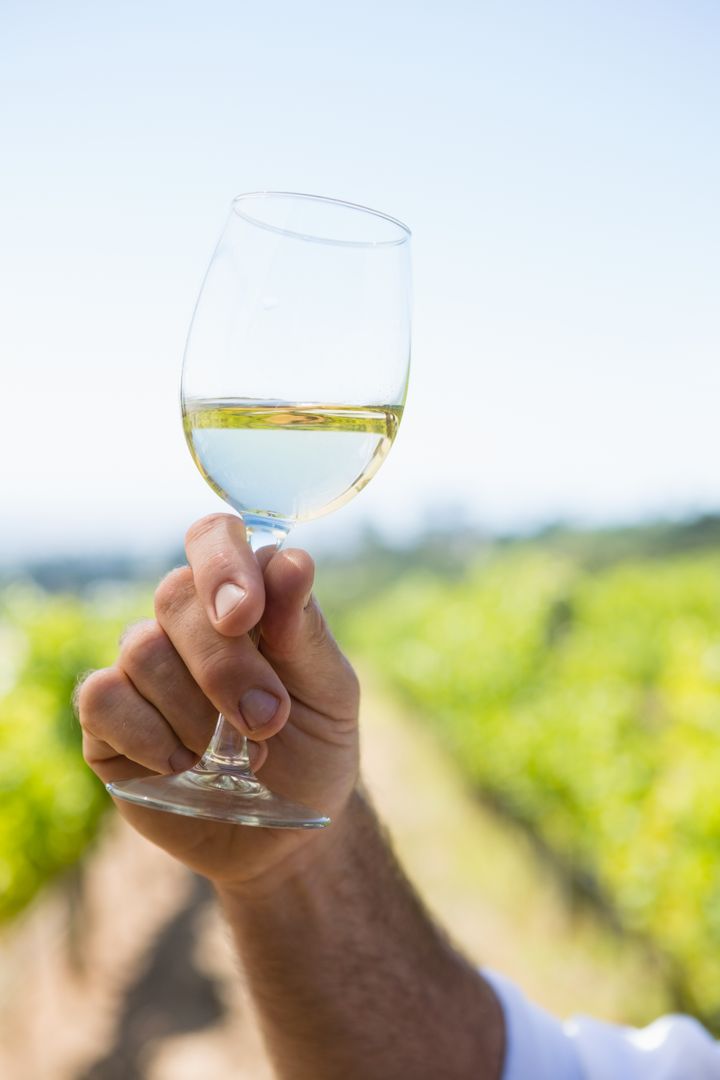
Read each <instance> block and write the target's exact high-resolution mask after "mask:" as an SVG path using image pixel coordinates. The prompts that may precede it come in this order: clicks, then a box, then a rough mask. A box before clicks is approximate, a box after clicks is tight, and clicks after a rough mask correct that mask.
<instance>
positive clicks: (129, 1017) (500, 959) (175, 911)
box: [0, 678, 664, 1080]
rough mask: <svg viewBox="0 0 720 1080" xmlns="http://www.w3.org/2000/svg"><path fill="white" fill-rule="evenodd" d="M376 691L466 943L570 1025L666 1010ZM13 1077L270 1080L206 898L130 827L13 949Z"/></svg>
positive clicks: (373, 725) (412, 857)
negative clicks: (575, 1016)
mask: <svg viewBox="0 0 720 1080" xmlns="http://www.w3.org/2000/svg"><path fill="white" fill-rule="evenodd" d="M365 685H366V688H367V687H369V689H366V694H365V699H364V707H363V716H364V727H363V731H364V760H365V771H366V776H367V779H368V784H369V787H370V788H371V790H372V792H373V794H374V796H375V798H376V801H377V803H378V806H379V808H380V810H381V813H382V815H383V817H384V818H385V819H386V820H387V821H388V822H390V823H391V827H392V831H393V835H394V837H395V841H396V845H397V848H398V851H399V852H400V855H401V858H402V860H403V862H404V864H405V866H406V867H407V869H408V871H409V874H410V876H411V878H412V879H413V880H414V881H415V882H417V884H418V887H419V888H420V891H421V892H422V893H423V895H424V896H425V897H426V899H427V901H428V903H429V905H430V906H431V908H432V909H433V910H434V911H436V912H437V914H438V916H439V918H441V919H442V920H443V922H444V923H445V925H446V926H448V927H449V928H450V930H451V933H452V935H453V937H454V938H455V940H456V941H457V942H458V943H459V944H460V945H461V946H462V947H463V948H464V949H465V950H466V951H467V952H468V953H469V954H470V955H471V956H472V957H473V958H474V959H476V960H477V961H478V963H480V962H483V963H486V964H489V965H491V966H494V967H497V968H498V969H500V970H502V971H503V972H505V973H506V974H508V975H510V976H511V977H513V978H515V979H516V980H517V981H518V982H520V983H521V984H522V985H523V986H524V987H525V989H526V990H527V991H528V992H529V993H531V994H532V995H533V996H534V997H535V999H536V1000H538V1001H540V1002H541V1003H543V1004H545V1005H546V1006H547V1007H548V1008H550V1009H552V1010H553V1011H556V1012H558V1013H561V1014H564V1013H570V1012H573V1011H576V1010H577V1009H578V1008H580V1009H582V1010H583V1011H587V1012H592V1013H595V1014H597V1015H603V1016H606V1017H610V1018H627V1017H628V1016H630V1017H634V1018H637V1019H642V1018H643V1017H644V1016H647V1015H653V1014H656V1012H657V1011H658V1010H659V1009H660V1008H662V1006H663V1005H664V1002H663V1001H662V999H661V998H660V997H659V996H656V997H655V998H654V999H653V998H652V997H651V992H650V989H649V988H650V987H651V986H652V979H651V978H650V977H649V975H650V972H649V969H648V967H647V963H646V962H645V961H644V959H643V958H642V957H640V956H638V955H637V953H635V952H633V951H632V950H630V949H628V947H627V945H626V944H624V943H621V942H618V941H616V940H614V939H613V938H612V936H611V935H607V934H603V933H598V931H597V928H596V927H595V926H594V925H593V923H592V922H591V921H589V920H588V919H587V917H583V916H582V915H579V914H577V913H575V914H573V912H572V911H571V910H569V909H568V906H567V902H566V900H565V898H564V897H563V895H562V894H561V893H560V892H559V890H558V888H557V886H556V885H555V884H554V882H553V880H552V879H551V877H550V876H549V874H548V872H547V871H546V870H545V868H544V867H543V866H542V865H541V864H540V862H539V861H538V859H537V857H536V856H535V854H534V853H533V851H532V849H531V848H530V846H529V845H528V844H527V843H526V842H525V841H524V840H523V838H522V837H521V836H519V835H518V834H517V833H516V832H515V830H513V829H511V828H509V827H507V826H506V825H504V824H503V823H501V822H499V821H498V820H497V819H496V818H495V817H494V816H493V815H491V814H490V813H488V811H486V810H485V809H483V808H481V807H480V805H479V804H478V803H477V801H476V800H475V799H474V798H473V796H472V795H471V793H469V792H467V791H465V790H463V788H462V786H461V785H460V784H459V782H458V779H457V774H456V772H455V771H454V769H453V768H452V766H451V765H450V764H449V763H448V762H447V761H446V760H445V759H444V758H443V757H442V755H441V754H439V753H438V750H437V747H436V744H435V742H434V741H433V740H432V739H431V738H430V736H429V735H428V734H427V733H425V732H424V731H423V730H422V729H419V728H418V725H417V724H415V723H414V722H413V721H412V720H411V719H410V718H409V717H407V716H406V715H404V714H403V713H402V711H401V710H399V709H398V708H396V707H395V706H393V705H392V704H391V703H390V702H389V701H388V699H387V697H386V696H385V695H383V694H382V693H381V692H379V691H378V689H377V688H376V687H373V684H372V680H371V679H369V678H366V679H365ZM0 1076H2V1077H3V1078H6V1080H198V1078H199V1077H210V1076H211V1077H213V1078H215V1080H223V1078H225V1077H227V1078H228V1080H230V1078H233V1080H235V1078H237V1080H271V1077H272V1072H271V1070H270V1068H269V1065H268V1063H267V1060H266V1057H265V1055H264V1052H263V1048H262V1044H261V1041H260V1037H259V1034H258V1031H257V1027H256V1024H255V1022H254V1019H253V1016H252V1010H251V1007H250V1004H249V1001H248V1000H247V997H246V995H245V993H244V991H243V987H242V982H241V978H240V977H239V976H238V973H237V971H236V969H235V967H234V961H233V958H232V953H231V950H230V948H229V947H228V944H227V937H226V932H225V929H224V927H223V925H222V923H221V921H220V919H219V917H218V914H217V912H216V910H215V907H214V905H213V903H212V900H211V898H210V895H209V891H208V889H207V888H206V886H204V884H203V883H202V882H199V881H197V880H196V879H194V878H192V877H191V875H189V874H187V873H186V872H185V871H184V870H182V868H180V867H179V866H177V865H176V864H175V863H173V862H172V860H170V859H169V858H167V857H166V856H165V855H163V854H162V853H161V852H158V851H157V850H156V849H154V848H152V847H150V846H149V845H148V844H146V843H145V842H144V841H143V840H141V839H140V838H139V837H137V836H136V835H135V834H134V833H132V832H131V831H130V830H129V829H128V828H126V827H125V826H124V825H123V823H122V822H121V821H119V820H116V821H114V822H113V823H112V824H111V826H110V828H109V829H108V831H107V834H106V835H105V837H104V838H103V840H102V842H101V843H100V845H99V846H98V849H97V851H96V852H95V853H94V854H93V856H92V857H91V858H90V859H89V860H88V863H87V865H86V869H85V872H84V879H83V882H82V887H81V888H78V889H76V890H72V889H70V890H68V889H63V890H56V891H53V892H51V893H50V894H49V895H46V896H44V897H42V898H41V899H40V900H39V901H38V903H37V904H36V905H35V906H34V907H33V909H32V910H31V911H30V912H28V914H27V915H26V916H25V917H24V918H23V920H22V921H20V922H18V923H16V924H15V925H14V926H13V927H12V929H11V930H10V931H8V932H6V934H5V936H4V938H2V939H0Z"/></svg>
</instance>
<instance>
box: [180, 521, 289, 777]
mask: <svg viewBox="0 0 720 1080" xmlns="http://www.w3.org/2000/svg"><path fill="white" fill-rule="evenodd" d="M245 527H246V529H247V538H248V542H249V543H250V546H251V548H252V550H253V553H257V552H258V551H259V550H260V548H264V547H272V548H275V550H277V549H278V548H279V547H280V545H281V544H282V543H283V541H284V539H285V537H286V536H287V534H288V532H289V526H286V525H284V523H283V524H276V523H274V522H273V523H272V525H270V524H269V523H268V522H267V521H266V520H263V519H262V518H253V517H247V518H245ZM248 636H249V637H250V640H251V641H252V643H253V644H254V645H257V644H258V642H259V640H260V626H259V625H258V626H254V627H253V628H252V630H251V631H250V632H249V635H248ZM195 770H196V771H197V772H203V773H218V772H222V773H232V774H233V775H234V776H247V777H250V778H251V779H252V778H253V771H252V769H251V768H250V757H249V754H248V745H247V739H246V738H245V736H244V735H242V734H241V733H240V732H239V731H238V730H237V728H236V727H234V726H233V725H232V724H230V723H228V721H227V720H226V719H225V717H224V716H223V715H222V713H220V715H219V716H218V720H217V725H216V727H215V731H214V732H213V736H212V739H211V740H210V743H209V745H208V748H207V750H206V751H205V753H204V754H203V756H202V757H201V759H200V761H198V763H197V765H196V766H195Z"/></svg>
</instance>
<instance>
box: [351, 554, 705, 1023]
mask: <svg viewBox="0 0 720 1080" xmlns="http://www.w3.org/2000/svg"><path fill="white" fill-rule="evenodd" d="M343 630H344V639H345V641H346V643H347V644H349V645H350V647H351V648H352V649H354V650H355V651H356V652H358V653H362V654H364V655H365V656H366V657H367V658H369V659H370V661H371V662H372V663H373V665H374V666H375V668H376V669H378V670H379V671H381V672H382V674H383V675H384V677H385V679H386V680H387V682H388V683H389V685H390V686H391V687H392V688H394V690H395V691H396V692H397V693H399V694H400V695H402V697H403V698H404V700H405V702H406V703H407V704H408V705H409V706H410V707H411V708H412V710H413V711H414V713H415V714H416V715H417V717H418V720H419V721H420V720H421V721H423V722H424V723H426V724H429V725H431V726H432V728H433V730H434V731H435V732H436V733H437V736H438V739H439V740H440V741H441V743H442V745H443V747H444V748H446V749H447V750H449V751H450V752H451V753H452V754H453V755H454V757H455V759H456V761H457V765H458V768H459V770H460V771H461V773H462V774H463V775H464V776H465V778H466V779H467V780H468V781H469V782H470V783H471V784H472V785H473V786H474V787H475V788H476V790H477V791H478V792H480V793H483V794H484V795H485V796H486V797H487V798H488V799H490V800H492V802H493V803H494V804H495V805H496V806H497V807H499V808H500V809H501V810H502V811H503V812H504V813H505V814H508V815H510V816H512V817H513V818H514V819H515V820H516V821H517V822H519V823H521V824H522V825H523V826H525V827H526V828H527V829H529V830H531V831H532V833H533V835H535V836H536V837H537V838H538V841H539V842H540V843H541V844H542V845H543V846H544V848H545V849H546V850H547V852H548V853H549V855H550V856H551V857H552V858H553V860H554V861H555V863H556V865H557V866H559V867H561V868H562V869H563V871H564V872H565V873H566V875H567V876H568V878H569V879H570V880H571V881H572V882H573V883H574V885H575V886H576V887H579V888H581V889H582V891H583V892H584V893H585V894H586V895H587V896H590V897H592V898H593V900H594V902H595V903H596V904H597V905H598V906H599V907H601V908H602V909H603V911H604V913H605V914H606V916H608V917H610V918H611V919H612V920H613V921H614V922H616V923H617V924H619V926H620V927H621V928H622V929H623V930H625V931H627V932H631V933H633V934H636V935H640V936H642V937H643V938H645V939H647V941H648V943H649V944H650V946H651V947H652V948H653V949H655V950H656V951H657V952H658V953H659V954H660V955H661V956H662V957H663V958H664V959H665V961H666V968H667V970H668V972H669V976H668V977H669V979H670V981H671V984H672V986H673V989H674V993H675V998H676V1001H677V1004H678V1006H679V1007H682V1008H685V1009H688V1010H691V1011H693V1012H695V1013H696V1014H698V1015H700V1016H702V1017H703V1018H704V1019H705V1020H706V1021H707V1022H708V1023H710V1024H711V1026H713V1027H714V1028H715V1029H717V1028H718V1025H719V1022H720V787H719V786H718V780H717V777H718V761H719V760H720V558H719V557H718V556H716V555H709V554H699V555H692V556H690V555H682V556H676V557H670V558H664V559H655V560H650V559H647V560H644V561H642V562H636V563H633V562H621V563H619V564H616V565H612V566H609V567H606V568H605V569H599V570H595V571H593V570H590V569H588V568H587V567H586V566H585V565H583V563H582V562H581V561H580V560H577V559H572V558H568V557H566V556H561V555H558V554H557V553H554V552H552V551H548V550H545V549H543V548H542V547H532V546H530V547H525V548H523V549H520V550H517V551H510V552H508V553H505V554H503V555H500V556H494V557H490V558H488V559H486V560H484V561H481V562H479V563H477V565H475V566H474V567H472V568H470V569H468V571H467V572H466V574H465V575H464V576H462V577H461V578H459V579H458V580H456V581H454V582H453V581H448V580H447V579H443V578H441V577H439V576H438V575H437V574H434V573H431V572H430V573H429V572H423V573H419V574H415V575H412V574H411V575H409V576H406V577H405V578H404V579H403V580H401V581H400V582H399V583H398V584H397V585H396V586H395V587H394V588H391V589H389V590H388V591H386V592H385V593H384V595H383V596H382V597H376V598H375V600H374V601H373V602H372V603H371V604H369V605H368V606H366V607H365V608H364V609H362V610H359V611H357V612H356V613H355V614H354V615H352V616H351V617H349V618H348V620H347V622H346V624H345V625H344V628H343Z"/></svg>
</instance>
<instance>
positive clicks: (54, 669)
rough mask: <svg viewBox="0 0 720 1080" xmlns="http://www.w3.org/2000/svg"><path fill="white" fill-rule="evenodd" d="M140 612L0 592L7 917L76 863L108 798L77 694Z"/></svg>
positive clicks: (2, 889) (0, 852)
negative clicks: (84, 742)
mask: <svg viewBox="0 0 720 1080" xmlns="http://www.w3.org/2000/svg"><path fill="white" fill-rule="evenodd" d="M132 609H133V603H132V599H129V598H128V595H127V594H123V595H122V596H119V595H115V594H114V593H113V592H112V591H111V590H108V589H106V590H105V591H104V592H103V594H102V595H101V596H98V597H96V598H95V599H94V600H92V601H89V600H81V599H78V598H74V597H62V598H61V597H50V596H48V595H47V594H45V593H44V592H42V591H41V590H38V589H36V588H34V587H31V586H19V585H16V586H12V587H8V588H6V589H5V590H4V591H3V592H2V593H0V807H1V808H2V813H1V814H0V921H2V920H4V919H7V918H9V917H10V916H12V915H14V914H16V913H17V912H18V911H19V910H20V909H21V908H23V907H24V906H25V905H26V904H27V903H28V902H29V900H31V899H32V897H33V896H34V895H35V893H36V892H37V891H38V890H39V889H40V887H41V886H42V885H43V884H44V883H45V882H47V881H48V880H50V879H52V878H53V877H55V876H56V875H57V874H58V873H59V872H61V871H62V870H64V869H65V868H66V867H68V866H70V865H72V864H73V863H74V862H76V860H77V859H78V858H79V857H80V856H81V855H82V854H83V852H84V851H85V849H86V848H87V846H88V844H89V843H90V842H91V840H92V838H93V836H94V835H95V833H96V831H97V828H98V825H99V821H100V818H101V815H102V813H103V811H104V810H105V808H106V807H107V805H108V799H107V796H106V795H105V792H104V789H103V787H102V785H101V784H100V783H99V781H98V780H97V779H96V778H95V777H94V775H93V774H92V773H91V772H90V770H89V769H88V768H87V767H86V766H85V764H84V762H83V760H82V756H81V752H80V742H81V739H80V731H79V726H78V723H77V720H76V719H75V717H74V715H73V712H72V706H71V697H72V693H73V689H74V687H75V684H76V681H77V678H78V675H79V674H80V673H82V672H84V671H87V670H88V669H91V668H96V667H102V666H105V665H106V664H108V663H110V662H112V659H113V656H114V654H115V653H116V651H117V638H118V632H119V630H120V628H121V626H122V625H123V623H124V622H126V621H127V618H128V615H129V614H130V612H131V610H132Z"/></svg>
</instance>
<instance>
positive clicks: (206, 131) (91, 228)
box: [0, 0, 720, 558]
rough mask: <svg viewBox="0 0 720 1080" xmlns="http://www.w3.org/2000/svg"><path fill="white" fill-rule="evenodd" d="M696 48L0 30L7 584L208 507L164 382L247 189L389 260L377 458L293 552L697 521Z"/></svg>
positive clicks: (350, 30)
mask: <svg viewBox="0 0 720 1080" xmlns="http://www.w3.org/2000/svg"><path fill="white" fill-rule="evenodd" d="M719 44H720V9H718V6H717V4H716V3H715V0H704V2H703V0H688V2H687V3H682V2H680V0H675V2H670V0H630V2H629V0H595V2H583V0H567V2H562V0H547V2H543V0H528V2H525V3H523V2H519V0H506V2H503V3H500V2H499V0H498V2H495V3H488V2H482V0H468V2H461V0H398V2H394V3H393V2H392V0H382V2H380V0H366V2H365V3H363V4H362V5H359V4H347V3H338V2H335V3H328V2H324V0H304V2H303V3H297V2H291V0H276V2H265V3H258V2H257V0H255V2H253V3H249V2H245V0H203V2H202V3H200V2H199V0H197V2H194V3H188V2H184V0H166V2H158V0H124V2H123V3H122V4H111V3H95V2H92V0H84V2H81V0H64V2H63V3H62V4H58V3H56V2H54V0H53V2H51V0H33V2H32V3H27V2H22V0H4V2H3V3H2V5H0V155H2V158H1V166H2V167H0V364H1V365H2V370H1V372H0V375H1V378H2V388H3V397H2V402H3V435H4V438H3V454H2V471H1V473H0V497H1V501H0V506H1V509H0V522H1V524H2V528H0V558H8V557H12V556H17V555H18V554H22V553H42V552H57V551H90V550H93V549H97V548H103V549H108V548H109V549H112V548H115V549H120V550H122V549H125V548H131V549H132V550H135V551H141V550H143V549H145V548H158V547H160V546H162V545H164V544H172V543H176V542H177V538H178V536H179V535H181V534H182V530H183V529H184V528H185V526H186V525H187V524H189V522H190V521H191V520H192V519H193V518H194V517H196V516H198V515H199V514H201V513H204V512H207V511H208V510H210V509H215V508H221V506H222V504H220V503H219V502H218V500H217V499H216V498H215V496H213V495H212V493H211V492H210V491H209V490H207V489H206V488H205V486H204V484H203V482H202V480H201V479H200V477H199V475H197V473H196V471H195V468H194V466H193V464H192V462H191V459H190V457H189V455H188V453H187V450H186V448H185V445H184V441H183V438H182V434H181V429H180V424H179V415H178V379H179V372H180V363H181V357H182V351H183V345H184V340H185V335H186V332H187V327H188V322H189V318H190V315H191V312H192V307H193V304H194V301H195V298H196V295H197V292H198V289H199V286H200V282H201V280H202V276H203V273H204V270H205V267H206V264H207V261H208V258H209V256H210V253H211V251H212V248H213V246H214V243H215V241H216V239H217V236H218V234H219V232H220V229H221V228H222V225H223V222H224V219H225V216H226V213H227V207H228V204H229V202H230V199H231V198H232V196H233V195H235V194H236V193H238V192H240V191H252V190H257V189H266V188H267V189H273V188H275V189H281V190H295V191H309V192H315V193H320V194H328V195H333V196H337V197H340V198H346V199H349V200H351V201H354V202H360V203H364V204H366V205H369V206H373V207H376V208H378V209H381V210H385V211H386V212H388V213H390V214H393V215H395V216H397V217H400V218H401V219H403V220H404V221H406V222H407V223H408V224H409V225H410V227H411V228H412V230H413V234H414V272H415V314H416V320H415V335H414V356H415V359H414V370H413V381H412V389H411V394H410V398H409V401H408V407H407V410H406V417H405V420H404V423H403V430H402V431H401V434H400V437H399V439H398V443H397V446H396V448H395V449H394V450H393V452H392V454H391V455H390V458H389V459H388V462H387V464H386V465H385V466H384V468H383V470H381V472H380V474H379V475H378V476H377V477H376V478H375V480H373V482H372V484H371V485H370V487H369V488H368V489H367V490H366V491H365V492H364V493H363V494H362V495H361V496H360V497H359V498H358V499H357V500H356V502H355V504H354V505H353V506H352V507H349V508H347V509H345V510H343V511H341V512H340V513H339V514H338V515H337V516H336V518H334V519H332V518H328V519H326V520H325V521H321V522H319V523H318V524H317V525H315V526H313V527H312V528H309V531H308V529H306V530H304V531H303V532H301V533H299V534H298V539H303V540H305V542H307V543H309V544H310V546H311V547H312V546H313V545H315V544H321V543H322V541H323V540H329V541H331V542H338V543H339V542H340V541H341V539H342V537H343V536H347V535H349V533H350V532H351V531H352V530H355V529H357V528H359V527H360V525H361V523H362V522H363V521H366V520H372V521H374V522H375V523H377V524H381V525H382V526H383V527H384V528H385V529H387V530H388V531H389V532H390V533H391V534H394V535H400V534H402V533H404V532H407V531H409V530H412V529H413V528H416V527H417V526H418V525H421V524H423V523H424V522H427V521H433V522H434V523H435V524H442V523H443V521H444V520H445V519H451V518H452V517H453V516H454V515H458V516H460V517H461V518H463V519H469V520H471V521H477V522H479V523H486V524H489V525H494V526H503V527H507V526H508V525H515V526H525V525H528V524H531V523H533V522H542V521H547V520H549V519H555V518H558V517H561V516H562V517H567V518H571V519H575V520H576V519H592V520H596V521H597V520H610V519H619V518H624V519H633V518H639V517H642V516H644V515H648V514H654V513H666V512H668V513H680V512H683V511H688V510H693V509H700V508H703V509H717V508H718V507H720V468H719V465H720V424H719V423H718V419H717V418H718V412H719V409H720V393H719V391H720V364H719V360H720V356H719V353H720V303H719V300H718V296H719V285H720V216H719V213H718V197H719V196H718V193H719V192H720V138H719V135H720V131H719V127H720V119H719V118H720V64H718V47H719Z"/></svg>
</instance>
